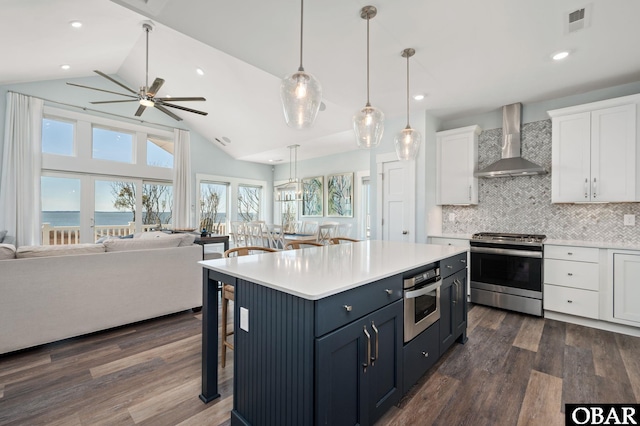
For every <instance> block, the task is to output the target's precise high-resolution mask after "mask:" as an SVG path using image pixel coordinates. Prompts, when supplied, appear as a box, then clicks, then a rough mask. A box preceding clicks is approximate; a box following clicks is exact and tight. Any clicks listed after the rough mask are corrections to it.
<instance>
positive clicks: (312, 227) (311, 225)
mask: <svg viewBox="0 0 640 426" xmlns="http://www.w3.org/2000/svg"><path fill="white" fill-rule="evenodd" d="M298 233H299V234H307V235H314V234H317V233H318V222H316V221H313V220H305V221H303V222H302V225H301V226H300V230H299V231H298Z"/></svg>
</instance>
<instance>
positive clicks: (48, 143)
mask: <svg viewBox="0 0 640 426" xmlns="http://www.w3.org/2000/svg"><path fill="white" fill-rule="evenodd" d="M73 133H74V123H71V122H68V121H62V120H57V119H53V118H44V119H43V120H42V152H43V153H47V154H56V155H67V156H71V155H73Z"/></svg>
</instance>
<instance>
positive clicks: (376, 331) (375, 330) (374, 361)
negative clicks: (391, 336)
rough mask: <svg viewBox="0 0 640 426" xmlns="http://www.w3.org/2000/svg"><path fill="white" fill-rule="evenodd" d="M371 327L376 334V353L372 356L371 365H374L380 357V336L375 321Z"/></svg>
mask: <svg viewBox="0 0 640 426" xmlns="http://www.w3.org/2000/svg"><path fill="white" fill-rule="evenodd" d="M371 328H372V329H373V332H374V333H375V334H376V353H375V355H374V356H373V357H371V366H372V367H373V366H374V365H375V363H376V359H378V353H379V344H380V337H379V336H378V329H377V328H376V325H375V324H374V323H373V321H371Z"/></svg>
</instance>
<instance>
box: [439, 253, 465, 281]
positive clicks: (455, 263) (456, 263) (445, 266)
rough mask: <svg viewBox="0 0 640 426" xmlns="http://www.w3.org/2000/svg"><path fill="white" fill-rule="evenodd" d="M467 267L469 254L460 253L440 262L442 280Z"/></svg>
mask: <svg viewBox="0 0 640 426" xmlns="http://www.w3.org/2000/svg"><path fill="white" fill-rule="evenodd" d="M466 267H467V253H466V252H465V253H460V254H458V255H456V256H452V257H448V258H446V259H443V260H441V261H440V275H441V276H442V278H445V277H448V276H449V275H451V274H455V273H456V272H458V271H460V270H462V269H464V268H466Z"/></svg>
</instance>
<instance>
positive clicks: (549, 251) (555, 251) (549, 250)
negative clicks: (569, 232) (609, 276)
mask: <svg viewBox="0 0 640 426" xmlns="http://www.w3.org/2000/svg"><path fill="white" fill-rule="evenodd" d="M599 257H600V256H599V251H598V249H597V248H592V247H573V246H550V245H549V246H548V245H545V246H544V258H545V259H560V260H577V261H579V262H596V263H597V262H598V261H599Z"/></svg>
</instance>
